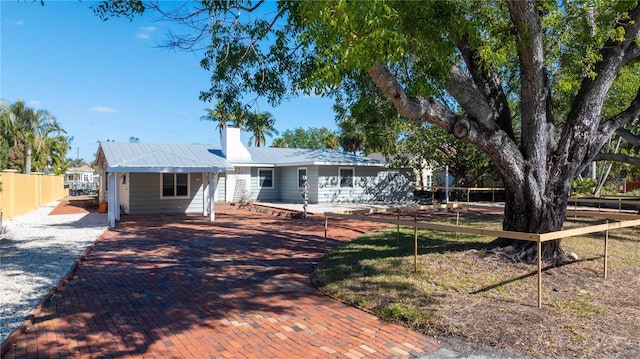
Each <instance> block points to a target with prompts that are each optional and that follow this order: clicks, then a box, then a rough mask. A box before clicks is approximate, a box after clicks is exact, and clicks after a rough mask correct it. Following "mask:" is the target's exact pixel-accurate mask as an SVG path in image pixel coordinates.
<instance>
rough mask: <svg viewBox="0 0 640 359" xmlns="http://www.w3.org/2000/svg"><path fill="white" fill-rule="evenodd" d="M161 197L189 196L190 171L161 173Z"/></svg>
mask: <svg viewBox="0 0 640 359" xmlns="http://www.w3.org/2000/svg"><path fill="white" fill-rule="evenodd" d="M160 197H161V198H189V174H188V173H161V174H160Z"/></svg>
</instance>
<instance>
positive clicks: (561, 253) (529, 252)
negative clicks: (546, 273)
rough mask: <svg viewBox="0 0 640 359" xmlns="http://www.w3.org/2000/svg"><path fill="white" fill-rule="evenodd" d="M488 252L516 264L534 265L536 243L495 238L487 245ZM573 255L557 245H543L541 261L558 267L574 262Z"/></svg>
mask: <svg viewBox="0 0 640 359" xmlns="http://www.w3.org/2000/svg"><path fill="white" fill-rule="evenodd" d="M489 252H490V253H494V254H496V255H499V256H501V257H504V258H507V259H509V260H511V261H513V262H516V263H535V262H536V261H537V260H538V245H537V243H536V242H530V241H520V240H513V239H508V238H497V239H496V240H494V241H493V242H491V243H490V244H489ZM573 256H575V255H574V254H573V253H567V252H566V251H565V250H564V249H563V248H562V247H561V246H560V245H559V243H553V244H552V243H543V245H542V261H543V262H545V263H547V264H551V265H558V264H562V263H566V262H569V261H573V260H575V258H574V257H573Z"/></svg>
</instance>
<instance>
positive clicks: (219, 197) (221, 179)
mask: <svg viewBox="0 0 640 359" xmlns="http://www.w3.org/2000/svg"><path fill="white" fill-rule="evenodd" d="M226 189H227V176H226V174H225V173H224V172H220V173H219V174H218V183H217V184H216V194H215V196H216V198H215V199H216V201H217V202H224V201H225V198H226V193H227V192H226Z"/></svg>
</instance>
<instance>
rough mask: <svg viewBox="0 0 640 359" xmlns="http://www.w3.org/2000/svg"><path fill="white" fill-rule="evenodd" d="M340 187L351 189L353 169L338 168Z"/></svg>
mask: <svg viewBox="0 0 640 359" xmlns="http://www.w3.org/2000/svg"><path fill="white" fill-rule="evenodd" d="M338 178H339V180H340V187H345V188H353V167H340V168H339V169H338Z"/></svg>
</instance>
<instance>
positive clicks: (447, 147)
mask: <svg viewBox="0 0 640 359" xmlns="http://www.w3.org/2000/svg"><path fill="white" fill-rule="evenodd" d="M399 148H400V150H399V155H398V156H397V158H396V159H395V161H396V162H397V163H396V165H398V166H401V165H407V164H408V165H411V166H412V167H413V168H417V169H421V168H423V167H424V166H427V167H431V168H434V169H440V168H444V167H445V166H448V167H449V172H450V173H451V174H452V175H453V177H455V179H456V186H461V187H471V186H474V185H476V184H478V183H479V182H480V181H481V180H482V179H483V178H486V177H491V178H493V177H496V176H497V171H496V170H495V167H494V166H493V164H492V163H491V161H490V160H489V158H488V157H487V156H486V155H485V154H484V153H482V152H480V151H478V150H477V149H476V148H475V147H473V146H472V145H470V144H468V143H465V142H462V141H460V140H456V139H455V137H453V136H452V135H450V134H448V133H446V132H444V131H443V130H442V129H440V128H438V127H434V126H421V127H420V128H418V129H414V130H413V131H411V132H410V133H409V134H408V135H407V136H406V137H405V138H403V139H402V140H401V142H400V146H399Z"/></svg>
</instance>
